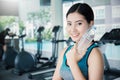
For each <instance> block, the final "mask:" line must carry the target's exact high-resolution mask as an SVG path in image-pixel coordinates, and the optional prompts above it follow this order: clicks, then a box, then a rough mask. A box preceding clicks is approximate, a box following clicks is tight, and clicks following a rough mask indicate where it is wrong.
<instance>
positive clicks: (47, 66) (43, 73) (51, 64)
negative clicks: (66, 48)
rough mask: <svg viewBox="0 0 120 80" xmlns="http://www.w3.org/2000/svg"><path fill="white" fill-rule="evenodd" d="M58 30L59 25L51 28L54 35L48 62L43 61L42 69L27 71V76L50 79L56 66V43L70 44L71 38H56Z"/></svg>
mask: <svg viewBox="0 0 120 80" xmlns="http://www.w3.org/2000/svg"><path fill="white" fill-rule="evenodd" d="M59 30H60V26H55V27H54V28H53V30H52V32H53V33H54V37H53V39H52V56H51V58H50V59H49V60H48V62H46V63H44V64H43V65H42V66H41V67H42V68H43V69H42V70H39V71H36V72H32V73H29V75H28V78H30V79H32V78H33V77H35V76H40V77H41V78H42V79H51V78H52V77H51V76H52V75H53V73H54V70H55V67H56V61H57V57H58V43H59V42H66V43H67V44H68V45H70V41H71V38H69V39H68V40H57V37H58V31H59ZM71 42H72V41H71Z"/></svg>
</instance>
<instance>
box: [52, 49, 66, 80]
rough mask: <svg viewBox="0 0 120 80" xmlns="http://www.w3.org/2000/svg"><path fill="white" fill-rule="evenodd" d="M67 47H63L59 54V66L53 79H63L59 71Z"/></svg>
mask: <svg viewBox="0 0 120 80" xmlns="http://www.w3.org/2000/svg"><path fill="white" fill-rule="evenodd" d="M66 49H67V48H65V49H63V51H62V52H60V54H59V58H58V62H57V66H56V69H55V72H54V74H53V78H52V80H62V78H61V77H60V74H59V72H60V67H61V64H62V60H63V55H64V53H65V50H66Z"/></svg>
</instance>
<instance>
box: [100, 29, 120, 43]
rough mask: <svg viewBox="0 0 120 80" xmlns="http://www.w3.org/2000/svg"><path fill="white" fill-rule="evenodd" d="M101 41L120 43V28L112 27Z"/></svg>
mask: <svg viewBox="0 0 120 80" xmlns="http://www.w3.org/2000/svg"><path fill="white" fill-rule="evenodd" d="M100 42H102V43H104V44H105V43H114V44H115V45H120V28H116V29H112V30H111V31H110V32H109V33H108V32H107V33H105V34H104V35H103V36H102V38H101V39H100Z"/></svg>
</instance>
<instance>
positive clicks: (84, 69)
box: [60, 43, 98, 80]
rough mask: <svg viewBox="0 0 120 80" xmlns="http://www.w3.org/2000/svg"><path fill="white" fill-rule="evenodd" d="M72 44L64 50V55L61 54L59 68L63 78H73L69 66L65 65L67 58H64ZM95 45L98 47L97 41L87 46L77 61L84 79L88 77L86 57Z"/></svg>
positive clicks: (69, 79)
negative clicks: (61, 58) (61, 60)
mask: <svg viewBox="0 0 120 80" xmlns="http://www.w3.org/2000/svg"><path fill="white" fill-rule="evenodd" d="M72 46H73V45H71V46H69V47H68V48H67V50H66V51H65V53H64V56H63V62H62V65H61V68H60V76H61V77H62V78H63V80H74V79H73V76H72V73H71V71H70V68H69V66H68V65H67V60H66V54H67V52H68V51H69V50H70V49H71V48H72ZM95 47H98V44H97V43H93V44H92V45H91V46H89V47H88V49H87V51H86V54H85V55H84V56H83V57H82V59H81V60H80V61H79V62H78V66H79V68H80V70H81V72H82V73H83V75H84V77H85V78H86V79H88V64H87V61H88V57H89V54H90V52H91V50H92V49H93V48H95Z"/></svg>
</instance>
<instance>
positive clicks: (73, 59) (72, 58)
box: [66, 45, 78, 66]
mask: <svg viewBox="0 0 120 80" xmlns="http://www.w3.org/2000/svg"><path fill="white" fill-rule="evenodd" d="M76 53H77V51H76V45H74V46H73V47H72V48H71V50H70V51H68V53H67V54H66V58H67V64H68V65H69V66H70V65H73V64H75V63H77V59H78V56H77V55H76Z"/></svg>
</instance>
